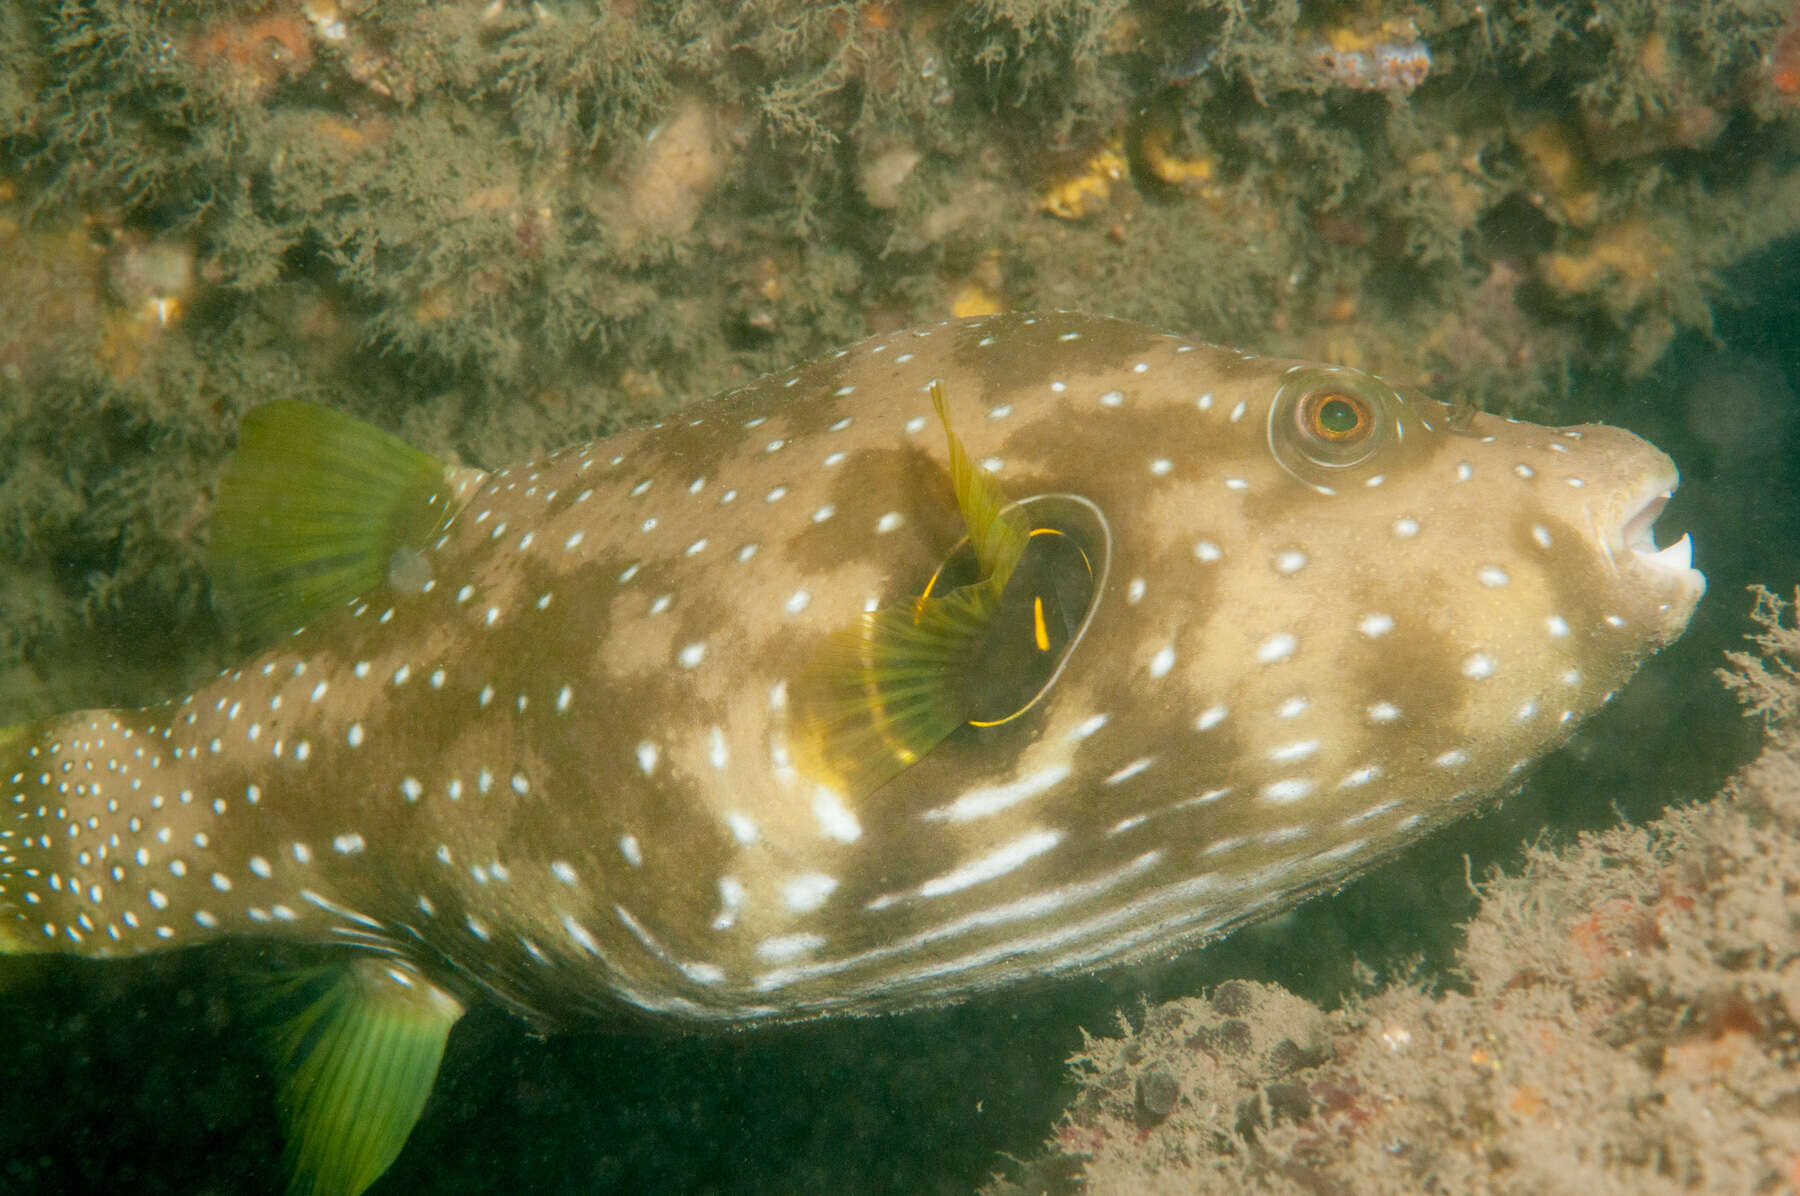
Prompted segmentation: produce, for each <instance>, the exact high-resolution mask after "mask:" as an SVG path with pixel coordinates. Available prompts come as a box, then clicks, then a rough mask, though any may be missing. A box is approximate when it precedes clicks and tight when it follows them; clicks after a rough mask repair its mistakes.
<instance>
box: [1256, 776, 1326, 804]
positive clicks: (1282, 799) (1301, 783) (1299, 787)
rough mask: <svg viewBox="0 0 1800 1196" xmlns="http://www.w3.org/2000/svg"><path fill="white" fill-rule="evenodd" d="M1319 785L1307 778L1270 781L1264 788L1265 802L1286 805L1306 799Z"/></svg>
mask: <svg viewBox="0 0 1800 1196" xmlns="http://www.w3.org/2000/svg"><path fill="white" fill-rule="evenodd" d="M1316 788H1318V785H1317V784H1316V783H1315V782H1313V781H1312V780H1310V779H1309V778H1307V777H1288V778H1286V779H1284V780H1280V781H1270V782H1269V783H1268V784H1267V785H1264V786H1263V787H1262V796H1263V800H1264V801H1267V802H1274V803H1275V804H1277V805H1285V804H1286V803H1288V802H1296V801H1299V800H1300V799H1301V798H1303V797H1306V796H1307V795H1308V794H1310V793H1311V792H1312V791H1313V790H1314V789H1316Z"/></svg>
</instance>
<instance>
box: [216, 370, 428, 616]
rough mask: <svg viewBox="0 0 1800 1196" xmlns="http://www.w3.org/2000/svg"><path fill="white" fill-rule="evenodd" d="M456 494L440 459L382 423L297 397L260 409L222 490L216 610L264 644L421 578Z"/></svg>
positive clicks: (248, 422) (249, 420)
mask: <svg viewBox="0 0 1800 1196" xmlns="http://www.w3.org/2000/svg"><path fill="white" fill-rule="evenodd" d="M454 493H455V490H454V487H453V486H452V485H451V483H450V481H449V473H448V471H447V470H446V468H445V466H444V465H443V463H441V462H439V461H438V460H436V459H435V458H433V457H431V456H429V455H428V454H426V453H422V452H420V451H419V450H418V449H415V448H413V447H412V446H411V445H409V444H407V443H406V442H405V441H402V440H400V439H398V438H396V437H394V436H390V435H388V434H387V433H386V432H383V431H382V430H381V429H379V428H376V427H374V426H373V425H370V424H366V423H364V422H362V421H361V420H358V419H353V418H351V417H350V416H347V415H342V414H339V413H338V412H335V411H330V410H327V409H326V408H324V407H318V406H314V405H313V404H311V403H301V402H296V401H293V400H286V399H284V400H281V401H278V402H274V403H267V404H264V405H263V406H261V407H257V408H256V409H254V410H253V411H251V412H250V413H249V414H248V415H246V416H245V417H244V422H243V426H242V428H241V430H240V432H239V437H238V448H237V453H236V454H235V455H234V456H233V457H232V459H231V462H230V464H229V465H227V466H226V469H225V474H224V477H223V479H222V480H221V481H220V484H219V502H218V508H217V511H216V513H215V515H214V517H213V526H212V548H211V572H212V584H213V597H214V602H215V603H216V605H217V606H218V608H219V610H220V613H221V614H222V615H224V616H225V618H226V621H227V622H228V623H230V624H232V625H233V626H234V627H235V628H236V629H237V630H238V631H240V632H241V633H242V634H244V635H245V636H247V637H249V638H251V639H264V638H266V637H268V636H271V635H275V634H278V633H280V632H283V631H287V630H291V629H292V628H294V627H297V626H299V625H300V624H302V623H304V622H306V621H307V620H308V619H310V618H312V617H313V616H314V615H316V614H317V613H318V612H319V611H321V610H323V609H325V608H327V607H330V606H334V605H338V604H341V603H344V602H348V601H349V600H350V599H352V598H355V597H357V596H358V595H360V594H366V593H368V592H369V591H371V590H373V589H375V588H376V587H377V586H378V585H380V584H382V583H383V582H385V581H387V580H388V579H389V578H390V576H411V575H414V574H416V573H417V563H418V554H420V553H422V552H423V551H424V550H425V549H426V548H427V547H428V546H429V545H430V544H431V542H432V540H434V539H435V538H436V537H437V535H438V534H439V532H440V531H441V529H442V528H443V526H444V524H445V523H446V522H447V521H448V519H449V517H450V515H451V514H452V511H453V508H454V504H453V502H452V497H453V495H454Z"/></svg>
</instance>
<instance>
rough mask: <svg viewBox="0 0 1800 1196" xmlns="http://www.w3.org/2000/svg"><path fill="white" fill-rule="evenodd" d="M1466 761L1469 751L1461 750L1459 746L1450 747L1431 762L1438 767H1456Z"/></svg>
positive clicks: (1467, 760)
mask: <svg viewBox="0 0 1800 1196" xmlns="http://www.w3.org/2000/svg"><path fill="white" fill-rule="evenodd" d="M1468 762H1469V753H1467V752H1465V751H1463V750H1462V749H1461V748H1451V749H1450V750H1449V751H1447V752H1444V753H1442V754H1441V755H1439V756H1438V757H1437V758H1436V759H1435V760H1433V761H1432V763H1433V764H1435V765H1437V766H1438V767H1439V768H1457V767H1459V766H1461V765H1463V764H1467V763H1468Z"/></svg>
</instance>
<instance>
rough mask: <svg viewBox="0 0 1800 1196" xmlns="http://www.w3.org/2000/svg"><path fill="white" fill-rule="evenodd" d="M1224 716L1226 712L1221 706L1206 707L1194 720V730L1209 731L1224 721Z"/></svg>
mask: <svg viewBox="0 0 1800 1196" xmlns="http://www.w3.org/2000/svg"><path fill="white" fill-rule="evenodd" d="M1225 714H1226V710H1225V707H1223V706H1208V707H1207V708H1206V709H1205V710H1202V711H1201V712H1200V717H1199V718H1197V719H1195V720H1194V729H1195V730H1197V731H1210V730H1212V729H1213V728H1214V727H1216V726H1218V725H1219V724H1220V723H1222V722H1224V721H1225Z"/></svg>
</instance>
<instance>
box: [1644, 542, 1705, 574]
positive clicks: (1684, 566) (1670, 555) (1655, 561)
mask: <svg viewBox="0 0 1800 1196" xmlns="http://www.w3.org/2000/svg"><path fill="white" fill-rule="evenodd" d="M1632 551H1633V552H1635V553H1637V556H1638V559H1639V560H1640V561H1643V562H1644V563H1645V564H1646V565H1650V566H1653V567H1654V568H1657V569H1665V570H1667V571H1668V572H1670V573H1685V572H1687V571H1688V570H1690V569H1692V568H1693V567H1694V545H1693V542H1692V541H1691V540H1689V539H1688V535H1687V533H1686V532H1683V533H1681V539H1679V540H1677V541H1675V543H1673V544H1671V545H1669V546H1668V547H1667V548H1663V549H1659V550H1657V551H1654V552H1649V551H1645V550H1644V549H1642V548H1639V547H1637V546H1636V545H1633V546H1632Z"/></svg>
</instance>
